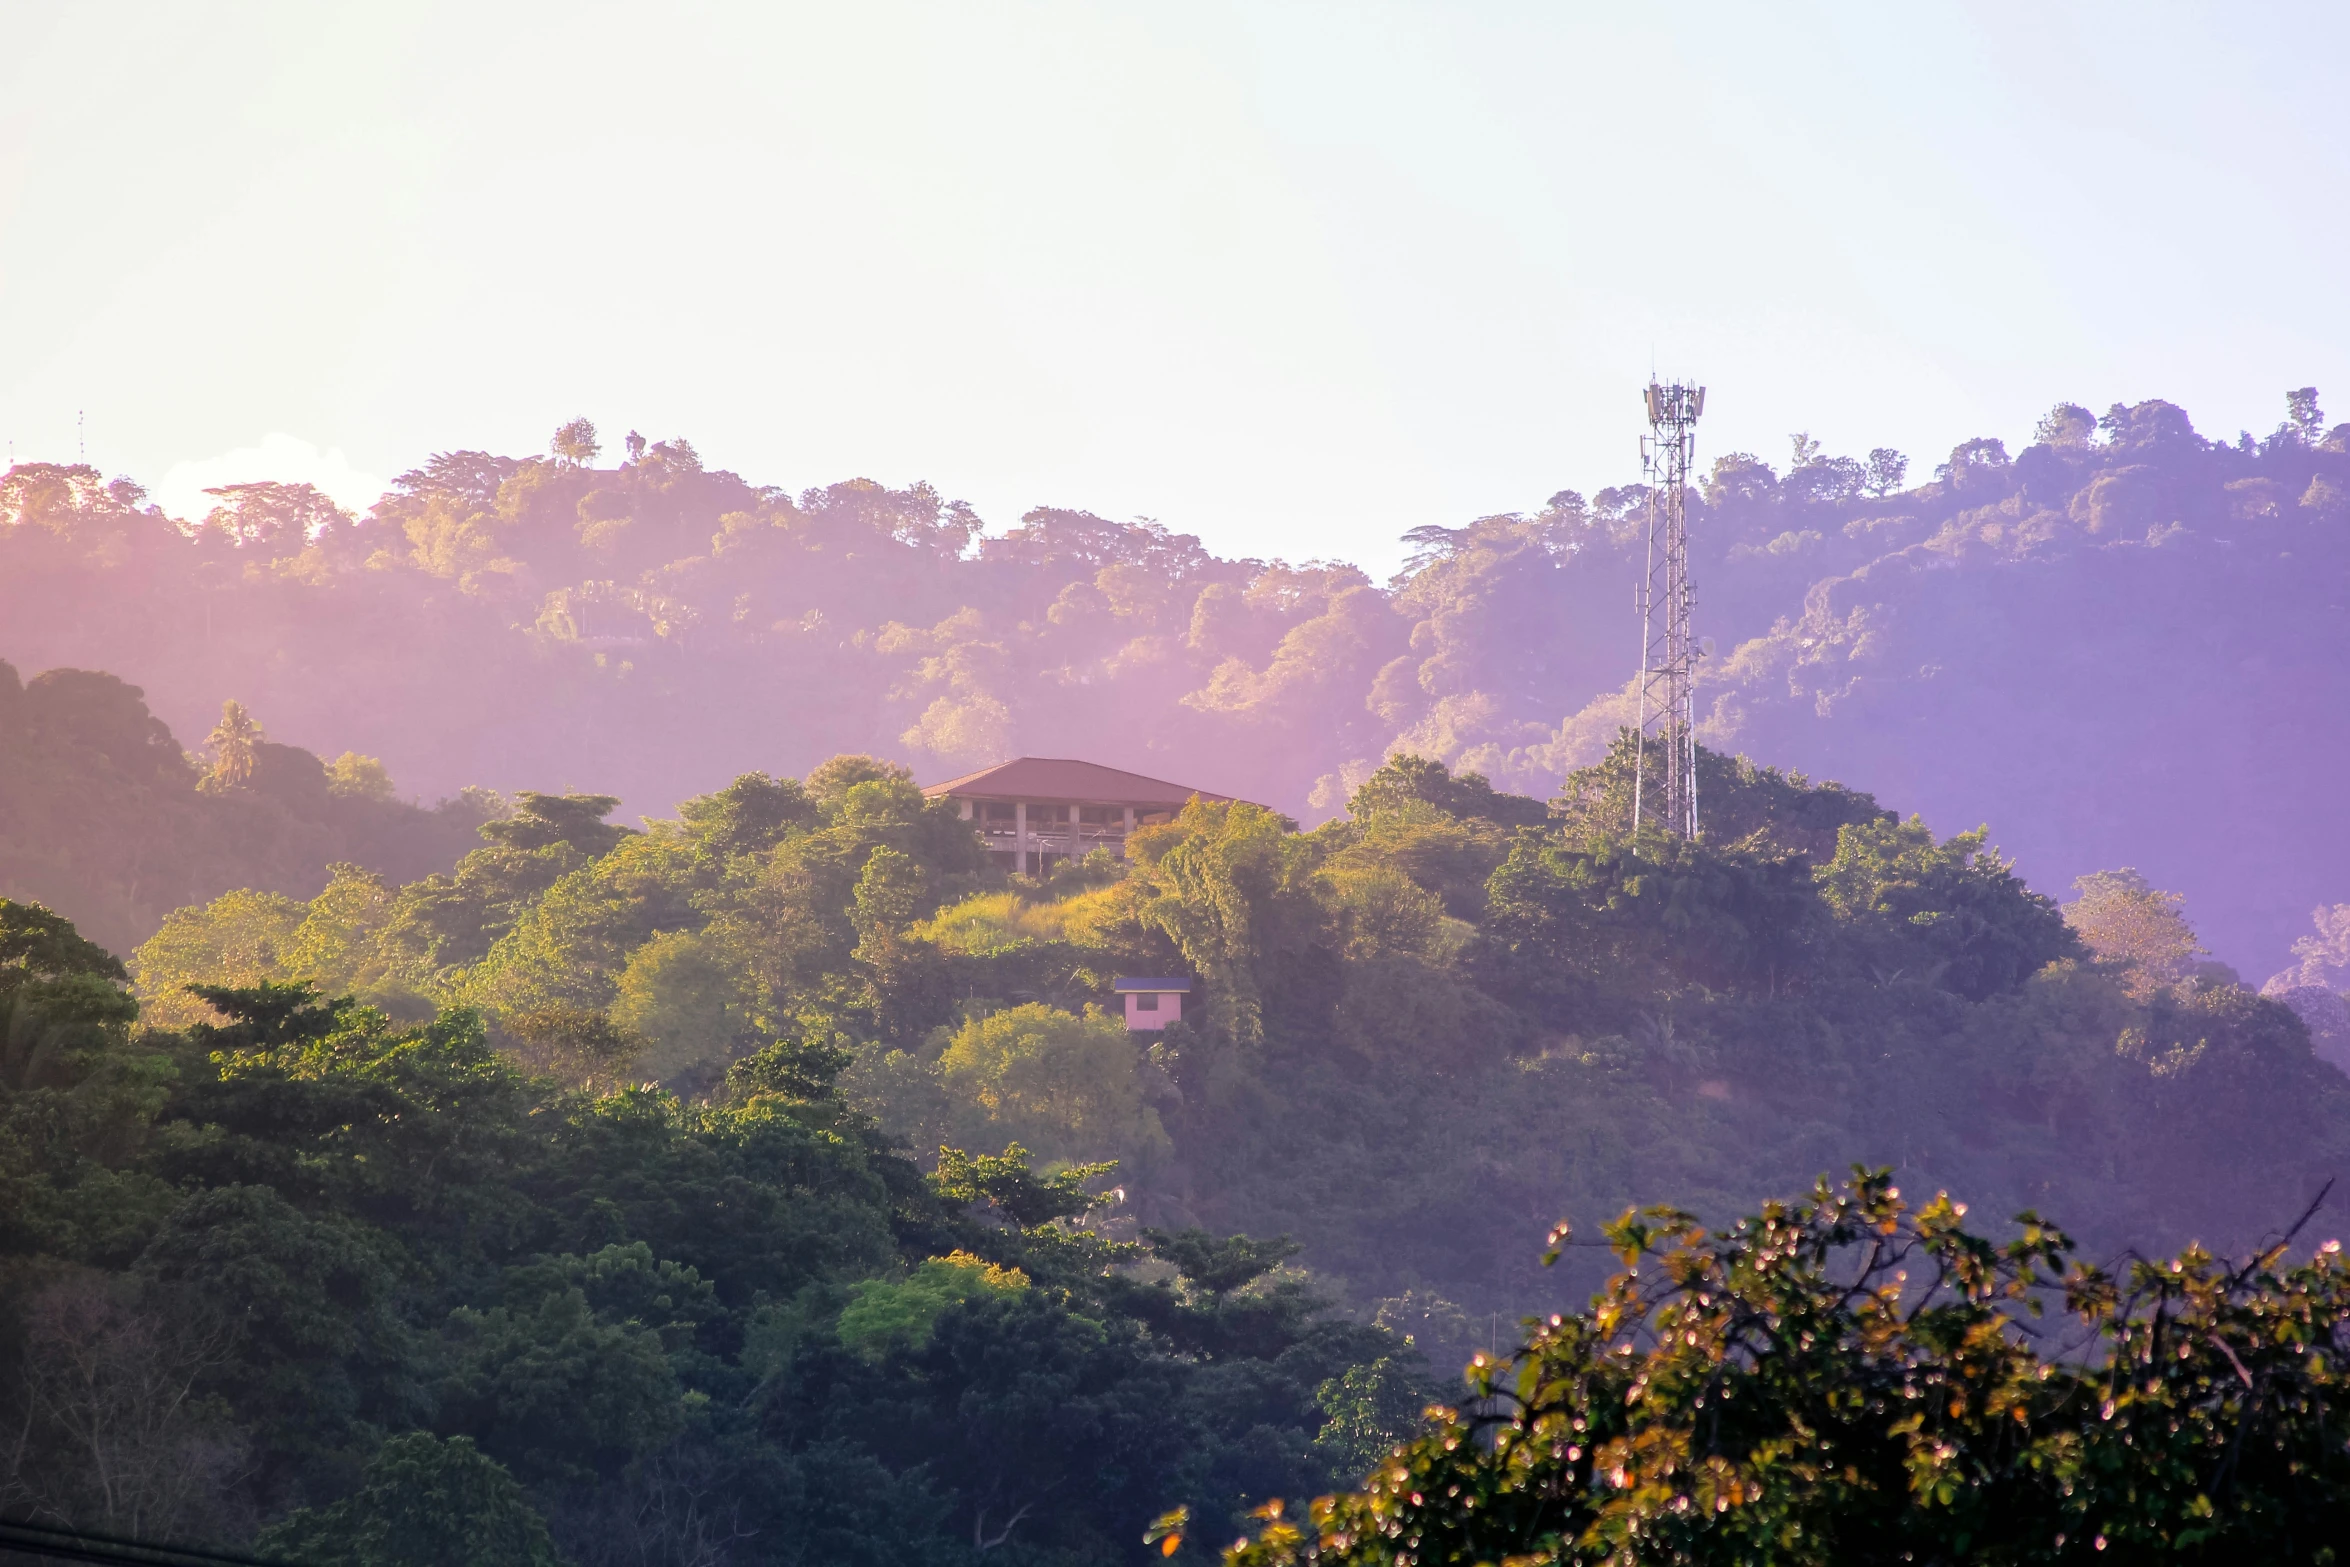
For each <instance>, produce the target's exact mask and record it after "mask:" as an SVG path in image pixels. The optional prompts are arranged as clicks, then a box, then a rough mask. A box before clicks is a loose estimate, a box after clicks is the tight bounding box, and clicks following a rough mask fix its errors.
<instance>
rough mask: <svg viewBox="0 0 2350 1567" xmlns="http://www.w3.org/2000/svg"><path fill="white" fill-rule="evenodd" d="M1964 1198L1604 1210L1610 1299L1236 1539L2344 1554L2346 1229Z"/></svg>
mask: <svg viewBox="0 0 2350 1567" xmlns="http://www.w3.org/2000/svg"><path fill="white" fill-rule="evenodd" d="M2311 1211H2312V1212H2314V1211H2315V1205H2314V1204H2313V1205H2312V1210H2311ZM1964 1213H1965V1209H1964V1208H1963V1207H1962V1206H1961V1205H1959V1204H1956V1203H1953V1202H1951V1201H1950V1200H1949V1199H1948V1198H1947V1197H1946V1196H1937V1197H1936V1198H1935V1199H1934V1200H1933V1201H1931V1202H1929V1203H1927V1204H1925V1205H1924V1206H1922V1207H1919V1208H1915V1209H1913V1208H1911V1207H1909V1206H1907V1205H1905V1204H1904V1203H1903V1201H1902V1200H1901V1194H1900V1192H1899V1191H1898V1190H1897V1189H1896V1188H1895V1187H1894V1186H1893V1185H1892V1183H1891V1178H1890V1176H1889V1174H1888V1173H1887V1172H1884V1171H1874V1172H1856V1177H1855V1179H1854V1180H1852V1181H1851V1182H1849V1183H1847V1184H1846V1185H1844V1186H1842V1187H1839V1188H1831V1187H1830V1186H1829V1185H1828V1183H1827V1182H1825V1181H1823V1182H1821V1184H1820V1186H1819V1187H1818V1188H1817V1189H1816V1190H1815V1192H1814V1193H1813V1196H1812V1198H1811V1199H1810V1201H1808V1202H1805V1203H1800V1204H1779V1203H1773V1204H1770V1205H1768V1206H1766V1207H1765V1208H1764V1209H1763V1211H1762V1212H1761V1213H1760V1214H1758V1215H1756V1216H1754V1217H1751V1218H1748V1219H1746V1220H1743V1221H1741V1222H1740V1223H1739V1224H1737V1225H1736V1226H1735V1227H1734V1228H1732V1229H1731V1230H1729V1231H1728V1232H1727V1233H1724V1234H1714V1233H1711V1232H1708V1231H1707V1230H1705V1229H1704V1228H1702V1227H1700V1226H1699V1224H1698V1223H1697V1221H1696V1220H1695V1219H1694V1218H1693V1217H1692V1216H1691V1215H1689V1214H1686V1213H1681V1212H1677V1211H1674V1210H1671V1209H1651V1210H1647V1211H1644V1212H1639V1213H1627V1214H1626V1215H1625V1216H1624V1217H1623V1218H1621V1219H1619V1220H1617V1221H1616V1222H1615V1223H1614V1224H1612V1225H1610V1226H1608V1227H1607V1240H1608V1244H1609V1245H1610V1246H1611V1247H1612V1248H1613V1249H1614V1250H1615V1252H1616V1254H1617V1256H1618V1257H1619V1258H1620V1259H1621V1261H1622V1263H1623V1266H1624V1271H1623V1272H1622V1273H1621V1274H1619V1275H1618V1276H1617V1277H1616V1278H1615V1279H1614V1280H1613V1281H1612V1282H1610V1284H1609V1285H1608V1286H1607V1288H1606V1289H1605V1291H1604V1292H1602V1293H1601V1294H1600V1295H1599V1296H1598V1297H1597V1298H1596V1299H1595V1300H1594V1301H1593V1303H1592V1307H1591V1309H1590V1310H1589V1311H1588V1312H1585V1313H1582V1314H1579V1315H1576V1316H1572V1317H1562V1316H1554V1317H1551V1318H1549V1319H1548V1320H1547V1321H1538V1322H1529V1324H1528V1328H1529V1333H1528V1337H1527V1340H1526V1343H1525V1345H1524V1347H1523V1348H1522V1349H1521V1350H1520V1351H1519V1352H1518V1353H1517V1355H1516V1356H1515V1357H1514V1358H1512V1359H1510V1360H1508V1361H1506V1362H1500V1363H1496V1362H1494V1361H1490V1360H1488V1359H1487V1358H1486V1357H1484V1356H1479V1357H1478V1359H1477V1360H1476V1362H1474V1363H1473V1364H1472V1366H1471V1368H1470V1377H1471V1392H1472V1394H1473V1397H1472V1398H1471V1400H1469V1401H1468V1402H1467V1403H1465V1404H1463V1405H1462V1406H1461V1407H1460V1408H1458V1409H1453V1408H1434V1409H1431V1410H1430V1411H1429V1414H1428V1422H1427V1424H1426V1425H1425V1426H1424V1427H1423V1430H1422V1433H1421V1434H1420V1435H1419V1436H1418V1437H1417V1438H1416V1439H1414V1440H1412V1441H1410V1442H1408V1443H1404V1444H1400V1445H1398V1446H1396V1447H1395V1448H1393V1449H1392V1450H1391V1452H1390V1455H1389V1456H1388V1458H1387V1459H1386V1460H1385V1461H1384V1462H1383V1463H1381V1464H1380V1466H1379V1467H1378V1468H1377V1469H1376V1470H1374V1471H1373V1472H1372V1473H1371V1475H1370V1477H1369V1479H1368V1481H1367V1482H1366V1485H1365V1488H1364V1489H1363V1490H1362V1491H1360V1492H1358V1493H1355V1494H1352V1495H1344V1496H1335V1497H1323V1498H1321V1499H1319V1500H1317V1501H1315V1502H1313V1503H1312V1504H1311V1506H1310V1507H1308V1508H1305V1509H1303V1510H1302V1516H1300V1515H1298V1514H1297V1513H1293V1511H1292V1510H1291V1509H1289V1508H1286V1507H1284V1506H1283V1504H1281V1503H1279V1502H1274V1503H1271V1504H1268V1505H1267V1506H1266V1507H1265V1508H1263V1509H1261V1510H1260V1513H1259V1516H1260V1518H1262V1519H1263V1520H1265V1522H1264V1527H1263V1528H1262V1530H1261V1531H1260V1532H1259V1534H1258V1535H1257V1536H1256V1538H1254V1539H1253V1540H1252V1539H1244V1540H1242V1541H1240V1542H1239V1543H1237V1544H1236V1545H1235V1546H1234V1547H1233V1548H1232V1549H1231V1550H1230V1551H1228V1552H1227V1553H1226V1558H1225V1559H1226V1561H1227V1562H1229V1563H1231V1564H1232V1567H1276V1564H1279V1567H1288V1564H1292V1563H1301V1562H1333V1563H1335V1562H1365V1563H1369V1562H1378V1563H1406V1562H1431V1563H1433V1562H1512V1563H1517V1562H1524V1563H1531V1562H1538V1561H1539V1562H1585V1563H1603V1562H1604V1563H1611V1564H1621V1567H1631V1564H1634V1563H1667V1562H1670V1563H1692V1564H1696V1563H1716V1562H1718V1563H1725V1564H1727V1563H1733V1562H1736V1563H1755V1562H1769V1563H1820V1564H1827V1563H1835V1564H1837V1567H1853V1564H1861V1563H1877V1562H1885V1563H1892V1562H1960V1561H1964V1562H1996V1563H2025V1562H2059V1561H2093V1560H2094V1561H2115V1560H2120V1561H2144V1560H2151V1559H2155V1558H2161V1559H2166V1560H2167V1559H2183V1560H2198V1561H2200V1560H2209V1561H2263V1562H2313V1563H2314V1562H2330V1561H2333V1560H2334V1559H2335V1556H2334V1550H2335V1547H2334V1545H2333V1544H2332V1543H2331V1542H2333V1541H2334V1540H2336V1539H2338V1538H2339V1537H2340V1534H2341V1530H2342V1524H2343V1519H2344V1517H2345V1516H2350V1451H2346V1450H2345V1449H2344V1446H2343V1443H2342V1439H2341V1430H2340V1424H2339V1419H2340V1416H2339V1411H2338V1410H2336V1409H2335V1407H2334V1406H2335V1405H2336V1404H2338V1403H2341V1402H2343V1400H2344V1397H2345V1387H2344V1378H2343V1374H2342V1371H2341V1369H2340V1364H2341V1354H2342V1351H2343V1349H2344V1348H2345V1346H2346V1344H2350V1332H2346V1331H2345V1324H2346V1322H2350V1269H2346V1268H2345V1266H2344V1264H2343V1261H2342V1257H2341V1252H2340V1247H2339V1244H2338V1243H2336V1242H2333V1241H2328V1242H2326V1243H2325V1244H2324V1245H2323V1246H2321V1247H2319V1248H2318V1249H2317V1251H2316V1252H2315V1254H2314V1255H2313V1256H2311V1258H2310V1259H2309V1260H2308V1261H2307V1262H2306V1263H2304V1264H2302V1265H2299V1266H2291V1267H2288V1266H2285V1265H2284V1256H2285V1252H2286V1248H2287V1242H2286V1241H2280V1242H2278V1243H2276V1244H2275V1245H2273V1246H2271V1247H2269V1248H2268V1249H2267V1250H2265V1251H2263V1252H2261V1253H2260V1254H2259V1255H2257V1256H2255V1257H2253V1258H2251V1259H2250V1260H2248V1261H2246V1262H2244V1263H2242V1264H2241V1265H2236V1266H2230V1265H2227V1264H2224V1263H2222V1262H2220V1261H2218V1260H2216V1259H2214V1258H2213V1257H2212V1256H2211V1255H2209V1254H2208V1253H2206V1252H2204V1251H2202V1250H2200V1249H2197V1248H2190V1249H2189V1250H2188V1251H2186V1252H2185V1253H2183V1254H2181V1255H2180V1256H2179V1257H2177V1258H2176V1259H2173V1260H2170V1261H2167V1262H2146V1261H2133V1262H2131V1263H2130V1265H2129V1266H2128V1268H2127V1270H2126V1271H2125V1272H2123V1273H2121V1274H2119V1275H2114V1274H2109V1273H2107V1272H2105V1271H2103V1270H2101V1269H2098V1268H2094V1267H2087V1266H2083V1265H2080V1264H2078V1263H2075V1262H2074V1261H2073V1260H2072V1258H2071V1251H2072V1243H2071V1241H2070V1240H2069V1239H2067V1237H2066V1236H2065V1235H2064V1234H2063V1233H2062V1232H2061V1231H2059V1230H2057V1229H2055V1228H2054V1227H2052V1226H2050V1225H2048V1224H2046V1223H2044V1222H2042V1221H2041V1220H2039V1219H2038V1218H2036V1217H2034V1216H2033V1215H2030V1214H2024V1215H2022V1216H2020V1217H2019V1219H2018V1221H2017V1222H2018V1225H2019V1230H2020V1233H2019V1234H2018V1236H2017V1238H2016V1239H2015V1240H2013V1241H2011V1242H2009V1243H2007V1244H2005V1245H1996V1244H1994V1243H1993V1242H1991V1241H1989V1240H1987V1239H1985V1238H1983V1237H1981V1236H1979V1235H1975V1234H1972V1233H1970V1232H1968V1231H1967V1230H1966V1229H1964V1228H1962V1226H1961V1223H1960V1221H1961V1219H1962V1217H1963V1215H1964ZM2289 1239H2290V1237H2288V1240H2289ZM1554 1240H1563V1235H1562V1236H1558V1237H1554ZM1552 1255H1553V1256H1554V1257H1555V1255H1556V1251H1555V1250H1554V1251H1553V1253H1552ZM2051 1308H2053V1309H2051ZM2068 1318H2069V1319H2070V1320H2069V1322H2067V1320H2066V1319H2068ZM1175 1527H1178V1525H1177V1524H1176V1521H1175V1520H1173V1519H1169V1520H1162V1525H1161V1528H1160V1530H1159V1531H1158V1533H1159V1537H1160V1538H1161V1539H1162V1540H1163V1539H1164V1538H1166V1537H1167V1535H1168V1533H1169V1531H1170V1530H1171V1529H1173V1528H1175ZM1167 1549H1168V1550H1169V1553H1170V1554H1172V1552H1173V1549H1175V1548H1174V1547H1167Z"/></svg>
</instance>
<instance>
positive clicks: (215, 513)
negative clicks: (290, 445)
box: [204, 483, 352, 551]
mask: <svg viewBox="0 0 2350 1567" xmlns="http://www.w3.org/2000/svg"><path fill="white" fill-rule="evenodd" d="M204 493H205V494H207V495H210V496H214V497H216V498H217V499H218V500H219V502H220V504H219V505H217V506H215V507H213V508H212V510H211V512H210V513H209V514H207V515H206V516H205V518H204V526H205V527H207V528H214V529H218V530H219V531H220V533H221V534H222V535H223V536H224V537H226V538H228V539H229V540H231V541H232V542H234V543H235V544H237V545H239V546H240V547H251V546H257V547H262V548H276V549H282V550H287V551H293V550H299V549H300V548H302V546H303V545H305V544H308V543H310V542H311V541H312V540H314V539H317V538H320V537H322V536H323V535H325V534H326V533H327V532H328V531H329V530H331V529H335V528H344V527H349V526H350V525H351V521H352V518H351V514H350V513H349V512H348V511H345V510H344V509H343V508H342V507H340V506H338V505H336V504H335V503H334V501H332V500H331V499H329V498H328V497H327V496H325V495H323V494H321V493H320V492H319V491H318V489H317V488H316V487H315V486H312V485H308V484H276V483H260V484H224V485H221V486H220V487H219V488H217V489H210V490H206V491H205V492H204Z"/></svg>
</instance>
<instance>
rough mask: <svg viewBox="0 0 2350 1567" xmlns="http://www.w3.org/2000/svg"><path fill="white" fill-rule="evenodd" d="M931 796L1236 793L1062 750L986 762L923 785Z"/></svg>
mask: <svg viewBox="0 0 2350 1567" xmlns="http://www.w3.org/2000/svg"><path fill="white" fill-rule="evenodd" d="M922 792H923V793H924V794H926V795H928V796H929V797H930V798H932V799H937V798H939V797H940V796H942V795H956V796H964V795H968V796H971V797H974V798H979V799H990V800H1035V801H1039V802H1042V803H1051V804H1055V805H1149V806H1177V807H1180V806H1181V805H1183V804H1184V803H1185V802H1186V801H1188V800H1190V798H1191V797H1192V796H1193V795H1195V794H1196V795H1198V796H1199V797H1200V798H1201V799H1203V800H1211V801H1222V800H1229V799H1231V798H1232V796H1231V795H1228V794H1218V793H1216V792H1215V791H1214V790H1212V789H1193V788H1189V787H1187V786H1185V785H1183V784H1173V783H1169V782H1167V781H1166V780H1165V779H1163V778H1145V777H1144V776H1143V775H1142V774H1140V773H1129V772H1124V771H1121V770H1120V769H1118V768H1115V767H1104V766H1102V765H1101V764H1100V763H1099V762H1080V761H1076V760H1073V759H1072V758H1069V757H1060V756H1022V757H1015V758H1014V759H1013V760H1011V761H1009V762H999V763H997V764H996V765H995V766H993V767H983V768H981V769H980V770H979V771H978V772H975V773H965V774H964V775H963V776H962V777H960V778H950V779H948V780H947V781H946V782H945V783H935V784H932V785H930V786H929V787H928V788H926V789H924V790H923V791H922Z"/></svg>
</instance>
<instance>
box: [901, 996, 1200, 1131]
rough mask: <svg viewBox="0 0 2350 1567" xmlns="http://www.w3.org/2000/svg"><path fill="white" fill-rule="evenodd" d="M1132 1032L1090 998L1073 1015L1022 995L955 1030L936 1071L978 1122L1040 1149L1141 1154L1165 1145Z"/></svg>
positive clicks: (975, 1129)
mask: <svg viewBox="0 0 2350 1567" xmlns="http://www.w3.org/2000/svg"><path fill="white" fill-rule="evenodd" d="M1142 1069H1143V1058H1142V1051H1141V1049H1140V1048H1139V1047H1138V1046H1137V1045H1136V1044H1135V1042H1134V1036H1133V1035H1132V1034H1131V1033H1129V1032H1128V1031H1127V1029H1126V1026H1125V1025H1124V1024H1123V1023H1121V1022H1119V1021H1118V1020H1117V1019H1116V1018H1114V1017H1111V1016H1109V1015H1108V1014H1106V1013H1105V1012H1103V1011H1102V1009H1101V1008H1099V1007H1088V1008H1086V1009H1085V1013H1084V1015H1083V1016H1077V1015H1073V1014H1071V1013H1068V1012H1064V1011H1061V1010H1060V1009H1058V1008H1056V1007H1048V1006H1044V1005H1042V1004H1039V1003H1036V1002H1031V1003H1029V1004H1027V1005H1025V1006H1017V1007H1009V1008H1006V1009H1005V1010H1003V1011H1000V1012H995V1013H991V1014H989V1015H988V1016H986V1017H975V1018H973V1019H972V1020H971V1021H969V1022H967V1023H965V1024H964V1025H963V1026H962V1027H961V1028H960V1029H958V1030H956V1032H955V1035H954V1037H953V1039H952V1040H951V1041H950V1042H949V1043H948V1045H947V1048H946V1052H945V1053H944V1054H943V1055H941V1056H940V1057H939V1061H938V1070H939V1076H940V1078H941V1079H942V1080H943V1081H944V1082H945V1083H946V1085H947V1086H948V1087H949V1088H950V1089H951V1090H952V1091H953V1092H954V1093H955V1094H956V1095H957V1096H958V1097H959V1098H960V1099H962V1100H963V1102H964V1103H966V1104H968V1105H970V1106H971V1107H972V1108H973V1110H975V1111H976V1112H977V1115H976V1116H975V1118H974V1119H975V1122H976V1124H975V1125H974V1127H973V1130H974V1131H979V1130H981V1129H984V1130H986V1131H987V1132H990V1133H992V1134H994V1135H995V1136H998V1137H1010V1138H1014V1139H1016V1140H1018V1141H1020V1142H1023V1143H1027V1144H1029V1145H1030V1146H1032V1147H1034V1148H1036V1149H1037V1150H1038V1151H1039V1152H1040V1153H1042V1154H1043V1156H1044V1157H1045V1158H1047V1159H1085V1158H1102V1157H1114V1158H1118V1159H1121V1160H1127V1161H1134V1160H1140V1161H1143V1162H1144V1163H1145V1164H1146V1165H1147V1163H1148V1161H1149V1160H1150V1159H1152V1158H1153V1157H1155V1156H1157V1155H1160V1154H1163V1153H1165V1152H1166V1150H1167V1146H1168V1144H1167V1134H1166V1132H1165V1130H1164V1129H1163V1128H1162V1127H1161V1126H1160V1123H1159V1116H1158V1112H1157V1111H1155V1110H1153V1109H1152V1108H1151V1107H1150V1105H1149V1104H1148V1102H1147V1100H1146V1098H1145V1094H1144V1083H1143V1079H1142Z"/></svg>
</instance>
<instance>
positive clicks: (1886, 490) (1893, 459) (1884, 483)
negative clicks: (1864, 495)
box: [1868, 446, 1909, 499]
mask: <svg viewBox="0 0 2350 1567" xmlns="http://www.w3.org/2000/svg"><path fill="white" fill-rule="evenodd" d="M1908 476H1909V459H1908V458H1906V457H1904V456H1902V455H1901V453H1899V452H1897V451H1895V450H1894V449H1893V448H1892V447H1890V446H1878V447H1873V448H1871V449H1870V452H1869V467H1868V486H1869V493H1870V494H1871V495H1874V496H1876V497H1878V498H1879V499H1883V498H1884V497H1885V496H1888V495H1890V494H1892V493H1893V492H1894V491H1895V490H1898V489H1900V488H1901V484H1902V481H1903V480H1904V479H1906V478H1907V477H1908Z"/></svg>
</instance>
